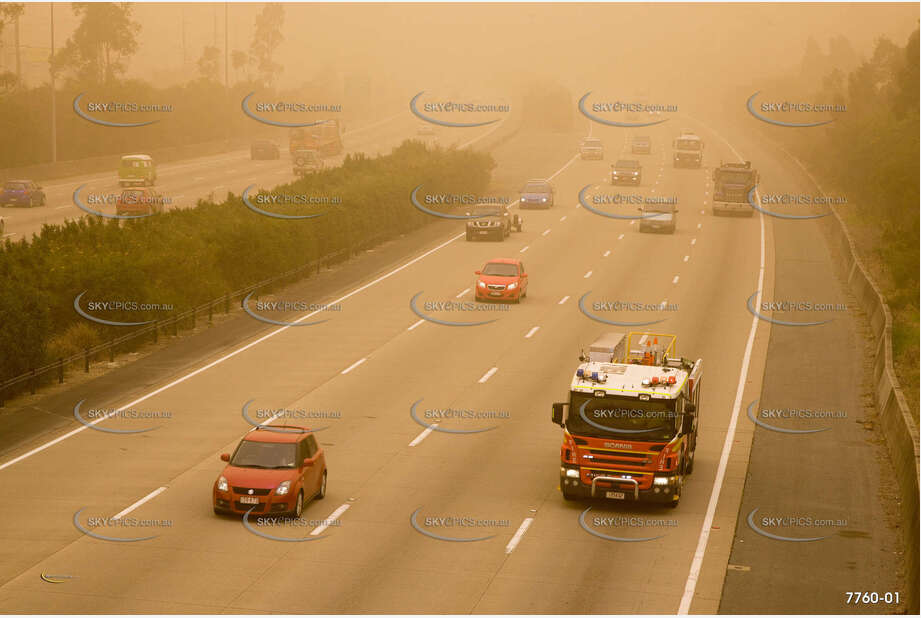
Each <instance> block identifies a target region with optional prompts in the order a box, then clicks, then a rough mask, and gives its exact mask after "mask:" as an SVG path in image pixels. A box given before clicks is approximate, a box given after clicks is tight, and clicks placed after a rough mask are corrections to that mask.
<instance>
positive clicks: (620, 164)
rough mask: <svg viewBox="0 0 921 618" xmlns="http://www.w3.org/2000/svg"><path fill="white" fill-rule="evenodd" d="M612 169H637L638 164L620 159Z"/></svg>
mask: <svg viewBox="0 0 921 618" xmlns="http://www.w3.org/2000/svg"><path fill="white" fill-rule="evenodd" d="M614 167H616V168H627V169H636V168H637V167H639V163H637V162H636V161H633V160H630V159H621V160H620V161H618V162H617V163H615V164H614Z"/></svg>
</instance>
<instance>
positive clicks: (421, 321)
mask: <svg viewBox="0 0 921 618" xmlns="http://www.w3.org/2000/svg"><path fill="white" fill-rule="evenodd" d="M423 322H425V320H419V321H418V322H416V323H415V324H413V325H412V326H410V327H409V328H407V329H406V330H413V329H414V328H416V327H417V326H419V325H420V324H422V323H423Z"/></svg>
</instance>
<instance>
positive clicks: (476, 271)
mask: <svg viewBox="0 0 921 618" xmlns="http://www.w3.org/2000/svg"><path fill="white" fill-rule="evenodd" d="M473 274H474V275H482V274H483V271H482V270H475V271H473Z"/></svg>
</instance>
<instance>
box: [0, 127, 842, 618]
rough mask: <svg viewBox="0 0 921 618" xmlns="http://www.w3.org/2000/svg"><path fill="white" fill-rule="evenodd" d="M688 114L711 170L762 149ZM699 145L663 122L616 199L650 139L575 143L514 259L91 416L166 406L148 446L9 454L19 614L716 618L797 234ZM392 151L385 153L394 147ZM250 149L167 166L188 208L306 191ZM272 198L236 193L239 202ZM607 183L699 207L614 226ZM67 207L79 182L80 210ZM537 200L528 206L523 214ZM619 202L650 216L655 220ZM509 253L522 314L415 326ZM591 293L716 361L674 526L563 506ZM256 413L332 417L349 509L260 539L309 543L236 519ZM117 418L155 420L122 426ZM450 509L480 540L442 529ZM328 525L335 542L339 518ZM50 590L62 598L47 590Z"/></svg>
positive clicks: (389, 291)
mask: <svg viewBox="0 0 921 618" xmlns="http://www.w3.org/2000/svg"><path fill="white" fill-rule="evenodd" d="M681 122H682V125H681V126H692V127H694V128H695V129H696V130H697V131H698V133H699V134H700V135H701V136H702V137H703V138H704V140H705V141H706V142H707V150H706V153H705V158H706V161H705V165H708V164H711V163H712V162H714V161H716V160H718V159H723V160H738V159H740V158H752V159H754V158H755V155H754V154H752V153H749V152H739V151H738V150H735V148H738V146H735V145H734V144H731V143H729V142H727V141H725V140H724V139H723V138H722V137H721V136H720V135H716V134H714V133H713V132H712V131H711V130H710V129H709V127H708V126H706V125H703V124H700V123H696V122H695V121H694V120H693V119H682V120H681ZM676 129H677V126H676V123H675V122H670V123H666V124H665V125H659V126H656V127H651V128H649V129H643V130H642V132H643V133H646V134H649V135H651V136H652V138H653V152H652V154H650V155H637V156H636V157H632V156H629V155H627V156H628V158H637V159H639V160H641V162H642V165H643V183H642V185H641V186H640V187H636V188H634V187H626V186H625V187H611V186H610V185H608V184H606V183H607V179H608V172H609V165H610V163H611V162H613V160H614V159H615V158H616V157H618V156H619V152H620V151H621V150H622V149H624V148H625V147H626V145H627V139H628V138H629V136H630V135H631V132H629V131H625V130H623V129H614V128H597V127H596V128H595V130H594V134H595V135H597V136H599V137H601V138H602V139H603V140H604V141H605V144H606V146H607V149H608V153H607V157H606V160H604V161H583V160H580V159H578V158H577V157H576V156H575V140H573V142H572V143H573V147H572V149H569V150H567V149H562V150H560V151H559V152H553V153H551V154H550V156H548V157H547V158H548V160H549V161H551V162H550V163H548V164H547V165H546V168H545V169H535V170H533V171H532V173H530V174H529V177H540V176H544V177H551V178H552V182H553V183H554V184H555V186H556V190H557V204H556V206H555V207H554V208H552V209H550V210H546V211H540V210H533V211H532V210H528V211H522V214H523V216H524V218H525V226H524V230H523V231H522V232H521V233H515V234H513V235H512V236H511V237H510V238H509V239H508V240H506V241H504V242H503V243H502V244H499V243H494V242H482V243H467V242H465V241H464V239H463V234H462V229H461V228H460V227H459V228H458V230H457V234H456V235H453V236H450V237H448V238H446V239H444V240H443V241H442V242H438V243H431V244H425V245H423V246H419V247H418V248H417V250H416V252H415V253H414V255H413V256H411V257H410V258H408V259H406V260H404V261H402V262H400V263H398V264H395V265H394V266H393V267H392V268H389V269H387V270H386V271H384V272H382V273H379V274H377V275H376V276H374V277H372V278H369V279H367V280H363V281H361V282H359V283H355V284H348V285H345V284H344V285H343V288H342V289H341V291H340V292H339V293H337V294H335V295H332V296H331V297H329V298H316V299H303V300H306V301H307V302H331V303H332V302H334V303H339V304H341V310H340V311H335V312H322V313H323V315H321V316H319V317H322V318H328V319H327V321H325V322H323V323H322V324H318V325H315V326H306V327H285V328H279V329H275V330H270V331H267V332H266V333H265V334H263V335H261V336H260V337H258V338H254V339H251V340H248V341H241V342H239V345H238V346H236V347H234V348H233V349H232V350H231V351H229V352H225V353H222V354H219V355H215V356H212V357H208V358H203V359H202V360H201V361H200V363H199V364H198V365H197V367H195V368H194V369H193V370H191V371H186V372H184V373H182V374H181V375H179V376H177V377H175V378H173V379H170V380H168V381H164V382H162V383H158V384H156V385H154V386H152V387H151V388H149V389H148V390H147V391H146V392H145V394H144V395H142V396H141V397H139V398H137V397H135V398H132V399H131V400H125V399H122V400H116V401H105V402H86V405H87V406H99V407H103V406H104V407H119V408H128V409H136V410H145V411H158V412H168V413H169V414H170V416H169V417H168V418H162V419H158V420H157V421H156V422H155V424H156V425H158V428H157V429H156V430H153V431H148V432H145V433H138V434H133V435H125V434H111V433H105V432H101V431H96V430H94V429H86V428H82V429H81V428H80V426H77V425H75V428H76V429H75V431H74V432H72V433H67V434H61V435H60V436H59V437H58V438H57V441H55V442H53V443H51V442H47V441H46V442H44V443H42V444H41V445H39V446H38V450H35V448H34V446H35V445H32V448H31V449H30V448H23V449H20V450H19V451H18V452H12V453H10V454H8V455H7V456H6V457H5V458H4V460H3V461H2V462H0V486H2V487H3V488H4V493H6V495H7V496H8V497H9V498H12V499H8V500H5V501H3V503H2V504H0V514H2V517H3V520H4V522H5V525H4V526H3V528H2V530H0V539H2V543H0V583H2V586H0V609H2V610H3V611H5V612H11V613H14V612H39V613H54V612H70V613H128V612H131V613H137V612H145V613H170V612H177V613H221V612H237V613H240V612H242V613H261V612H293V613H364V612H381V613H386V612H396V613H425V612H431V613H604V614H611V613H663V614H667V613H675V612H676V611H679V610H680V611H691V612H707V613H714V612H716V611H717V610H718V609H719V603H720V597H721V594H722V590H723V582H724V578H725V573H726V568H727V564H728V562H729V555H730V551H731V549H732V545H733V540H734V536H735V530H736V524H737V517H738V516H739V505H740V501H741V499H742V491H743V487H744V483H745V473H746V468H747V465H748V459H749V450H750V446H751V440H752V435H753V427H754V426H753V424H752V423H750V422H749V421H748V420H747V419H745V418H744V415H745V410H744V405H745V404H747V403H748V402H750V401H752V400H754V399H757V398H758V397H759V394H760V392H761V386H762V385H761V381H762V375H763V373H764V367H765V360H766V353H767V348H768V338H769V334H770V325H769V324H768V323H767V322H764V321H760V320H758V319H757V318H755V317H754V316H753V315H752V314H751V313H750V312H749V311H748V310H747V309H746V304H745V301H746V299H747V298H749V296H750V295H751V294H752V293H753V292H755V291H757V290H759V289H760V290H761V293H762V295H763V296H765V297H767V298H770V297H771V296H772V294H773V287H774V276H775V272H774V246H775V245H774V236H773V235H774V233H775V228H774V227H773V226H772V225H771V224H770V222H769V221H766V220H765V218H763V217H761V216H755V217H752V218H734V217H732V218H730V217H726V218H723V217H719V218H717V217H714V216H712V215H711V214H710V210H709V207H710V203H709V202H710V195H711V190H712V189H711V188H712V184H711V181H710V179H709V172H708V170H707V169H706V168H702V169H674V168H672V166H671V161H670V156H671V147H670V142H671V139H672V138H673V137H674V132H675V130H676ZM382 131H383V128H382ZM405 132H406V131H405V130H404V134H405ZM368 135H369V137H370V132H369V134H368ZM379 139H380V140H381V142H380V143H381V144H382V146H381V147H383V144H384V143H385V142H386V140H387V139H394V138H393V136H389V135H385V136H382V137H381V138H379ZM757 154H758V155H760V156H763V154H762V153H757ZM233 156H235V157H236V159H232V158H230V159H228V160H223V159H220V158H215V160H213V161H211V162H210V163H208V164H206V165H204V166H203V169H207V170H208V171H207V172H205V171H202V172H200V173H199V172H196V171H193V170H191V169H186V168H181V169H177V170H176V171H175V174H172V173H171V172H169V171H168V170H167V169H166V168H167V166H164V170H163V179H164V180H163V182H164V186H167V184H168V183H169V186H170V188H171V190H174V191H177V192H183V193H185V194H187V195H188V194H191V193H192V192H193V189H194V190H198V191H202V190H207V189H209V188H213V187H214V185H215V184H217V183H221V182H223V183H224V184H228V183H229V182H230V181H229V180H228V178H231V177H234V176H239V175H240V170H241V169H242V167H241V166H243V165H244V164H245V165H246V166H250V165H259V166H260V167H259V169H260V172H259V173H261V174H264V175H265V176H263V177H264V178H271V177H272V176H271V175H272V174H276V175H277V176H279V177H281V176H282V174H283V173H284V174H290V171H289V170H288V169H287V162H286V161H285V160H284V159H283V160H282V161H281V162H262V163H258V162H257V163H251V162H249V161H244V160H243V159H244V157H243V155H233ZM228 165H230V166H232V167H233V168H234V169H235V172H230V171H229V170H227V169H225V168H226V167H227V166H228ZM196 176H203V179H201V180H195V177H196ZM254 177H256V176H254ZM250 182H255V181H251V180H249V179H247V180H238V181H236V184H235V185H234V187H233V190H235V191H239V189H240V188H242V186H241V187H240V188H237V185H245V184H248V183H250ZM193 183H194V184H193ZM586 186H589V190H588V192H589V194H592V193H593V192H598V193H605V194H615V193H617V194H623V195H629V194H634V193H636V194H639V195H642V196H676V197H677V198H678V209H679V214H678V227H677V231H676V232H675V234H673V235H670V234H641V233H639V232H638V230H637V223H636V221H635V220H632V221H631V220H624V219H613V218H607V217H604V216H601V215H598V214H595V213H593V212H590V211H588V210H587V209H586V208H584V207H582V206H580V204H579V201H578V195H579V192H580V190H582V189H583V188H584V187H586ZM230 188H231V187H228V189H230ZM68 190H69V189H68V188H67V187H66V186H65V184H64V183H62V186H61V188H60V192H61V195H62V196H63V195H64V194H65V193H66V191H68ZM57 199H59V200H60V199H66V198H61V197H58V198H57ZM51 203H52V207H53V205H54V204H56V203H57V202H55V201H54V200H52V201H51ZM513 209H514V210H515V211H516V212H518V208H517V205H515V206H513ZM607 211H608V212H615V213H618V214H634V213H635V206H630V207H626V206H611V207H608V208H607ZM14 229H16V228H14ZM20 229H21V231H27V230H28V228H27V227H24V228H20ZM8 231H9V229H8ZM500 256H502V257H515V258H520V259H522V260H523V261H524V263H525V266H526V269H527V271H528V273H529V275H530V288H529V291H528V297H527V298H526V299H524V300H523V302H522V303H521V304H519V305H513V306H510V307H509V308H508V310H507V311H498V310H497V311H490V312H486V311H476V312H471V311H467V312H464V311H457V312H453V313H451V312H440V313H432V316H433V317H437V318H439V319H445V320H452V321H476V320H480V319H492V318H496V321H494V322H492V323H489V324H485V325H480V326H470V327H451V326H442V325H438V324H435V323H432V322H427V321H424V320H420V319H419V318H418V317H417V316H416V315H414V314H413V313H412V312H411V310H410V308H409V302H410V299H411V298H412V297H413V296H414V295H415V294H417V293H418V292H423V296H422V297H421V298H422V299H423V300H433V301H452V300H460V301H472V300H473V297H472V288H473V285H474V281H475V277H474V274H473V271H474V270H476V269H478V268H480V267H481V266H482V265H483V263H484V262H485V261H486V260H488V259H491V258H493V257H500ZM588 292H590V295H589V296H588V298H587V299H586V304H587V306H589V307H590V306H591V303H592V302H593V301H595V300H598V301H618V300H619V301H627V302H634V303H645V304H650V305H659V304H660V303H663V302H664V303H665V305H666V307H669V306H672V307H675V308H676V310H671V311H649V312H620V313H617V314H613V313H611V314H602V317H605V318H608V319H613V320H622V321H643V320H652V319H665V321H664V322H662V323H660V324H657V325H656V326H655V327H653V328H656V329H658V330H659V331H660V332H667V333H675V334H677V336H678V350H679V352H680V353H681V354H682V355H683V356H686V357H693V358H703V359H704V378H703V380H702V398H701V405H700V437H699V440H698V446H697V454H696V463H695V470H694V473H693V475H691V477H690V478H689V480H688V482H687V483H686V484H685V487H684V493H683V497H682V500H681V503H680V505H679V506H678V507H677V508H676V509H668V508H661V507H656V506H648V505H624V504H620V503H603V502H593V503H578V502H575V503H574V502H565V501H564V500H563V499H562V497H561V495H560V493H559V490H558V471H559V460H558V457H559V446H560V441H561V431H560V429H559V428H558V427H556V426H555V425H553V424H551V422H550V404H551V403H553V402H555V401H563V400H564V398H565V397H566V393H567V388H568V385H569V383H570V381H571V378H572V372H573V370H574V368H575V366H576V365H577V363H578V355H579V352H580V349H581V348H582V347H583V346H586V345H587V344H588V343H590V342H591V341H592V340H593V339H594V338H595V337H597V336H598V335H599V334H600V333H603V332H607V331H610V330H617V329H616V328H615V327H611V326H607V325H604V324H601V323H599V322H596V321H593V320H592V319H590V318H588V317H586V316H585V315H583V314H582V313H581V312H580V311H579V308H578V300H579V298H580V297H582V296H583V295H584V294H586V293H588ZM484 316H485V317H484ZM818 317H821V315H819V316H818ZM309 319H310V318H308V320H309ZM832 379H834V378H832ZM250 400H253V402H254V403H253V406H255V407H259V408H266V409H279V408H286V409H301V410H307V411H318V412H323V413H324V414H326V417H325V418H322V419H321V420H318V421H317V425H319V426H326V428H324V429H323V430H322V431H320V432H318V434H317V435H318V439H319V440H320V443H321V446H322V447H323V448H324V449H325V452H326V458H327V464H328V469H329V487H328V493H327V496H326V498H325V499H324V500H322V501H314V502H312V503H310V504H308V505H307V506H306V507H305V510H304V515H303V517H302V520H301V521H302V522H306V523H304V524H303V525H288V526H286V527H283V526H275V527H273V526H261V527H258V529H259V530H261V531H263V532H266V533H268V534H273V535H275V536H284V537H288V538H292V539H310V540H309V541H302V542H281V541H274V540H269V539H266V538H263V537H260V536H257V535H255V534H253V533H252V532H250V531H248V530H247V529H246V528H245V527H244V525H243V524H242V522H241V520H240V519H239V518H233V517H217V516H215V515H214V514H213V513H212V509H211V487H212V484H213V482H214V480H215V478H216V476H217V475H218V474H219V472H220V470H221V469H222V466H223V463H222V462H221V461H220V460H219V455H220V453H223V452H228V451H231V450H232V449H233V448H234V446H235V445H236V443H237V441H238V440H239V438H240V437H241V436H242V435H243V434H244V433H245V432H246V431H247V430H249V429H250V426H249V425H248V424H247V423H246V422H245V421H244V420H243V419H242V417H241V408H242V406H243V405H244V404H245V403H246V402H247V401H250ZM419 400H421V402H420V403H419V407H418V409H419V410H420V411H424V410H426V409H436V410H437V409H447V408H451V409H466V410H474V411H480V412H484V411H485V412H492V413H495V414H493V417H492V418H489V419H446V420H443V421H442V422H441V423H439V425H438V426H437V428H435V429H434V430H432V429H426V428H424V427H422V426H420V425H419V424H418V423H417V422H415V421H414V420H413V418H412V417H411V416H410V408H411V406H412V405H413V403H414V402H417V401H419ZM101 426H105V427H108V428H120V429H136V428H143V427H149V426H150V424H149V423H148V422H147V421H145V420H138V419H112V420H107V421H105V422H104V423H102V424H100V427H101ZM487 428H489V430H488V431H482V432H479V433H471V434H455V433H447V432H444V431H440V430H439V429H464V430H473V429H487ZM588 507H590V508H591V510H590V511H589V513H588V514H587V515H586V522H587V525H588V527H589V528H591V529H592V530H594V531H596V532H600V533H602V534H607V535H614V536H619V537H625V538H632V539H636V540H635V541H633V542H616V541H609V540H605V539H602V538H599V537H597V536H594V535H593V534H591V533H590V532H589V531H587V530H586V529H584V528H583V527H581V526H580V524H579V517H580V514H581V513H582V512H583V511H585V509H586V508H588ZM81 509H83V511H82V512H81V514H80V515H79V518H78V519H79V521H80V523H81V524H82V525H83V526H84V527H87V528H88V527H89V526H90V525H91V523H90V518H93V517H111V516H114V515H116V514H118V515H119V516H120V519H121V520H122V521H127V520H129V519H131V518H136V520H132V521H136V522H141V523H144V524H157V525H144V526H124V525H123V526H109V527H103V528H95V530H96V531H97V532H99V533H101V534H107V535H109V536H117V537H120V538H123V539H137V538H142V537H148V536H153V537H154V538H151V539H149V540H137V541H126V542H114V541H103V540H97V539H94V538H91V537H90V536H87V535H85V534H83V533H81V532H80V531H79V530H78V529H77V528H76V527H75V525H74V517H75V513H77V512H78V511H80V510H81ZM417 510H418V518H417V521H418V522H420V525H421V526H422V527H423V529H424V530H426V531H428V532H432V533H435V534H440V535H443V536H451V537H455V538H462V539H471V538H478V537H487V538H485V539H484V540H478V541H467V542H449V541H443V540H437V539H434V538H431V537H430V536H427V535H424V534H422V533H420V532H419V531H418V530H416V529H415V528H414V527H413V525H412V524H411V522H410V517H411V515H412V514H413V513H414V512H416V511H417ZM596 517H599V518H602V519H595V518H596ZM426 518H452V521H454V522H464V523H463V524H460V523H455V525H452V526H440V527H439V526H438V525H437V523H436V520H433V519H429V520H426ZM604 518H608V519H604ZM611 518H615V519H611ZM329 520H333V521H332V525H328V526H327V525H324V524H323V523H321V522H324V521H329ZM427 521H428V522H429V523H428V524H427V523H426V522H427ZM612 522H613V523H612ZM167 523H168V525H167ZM308 524H309V525H308ZM650 537H653V538H652V539H651V540H640V539H645V538H650ZM832 551H834V550H832ZM42 574H45V576H46V577H47V578H51V579H56V580H59V581H60V582H61V583H59V584H49V583H48V582H47V581H43V580H42V578H41V575H42ZM54 576H57V577H54Z"/></svg>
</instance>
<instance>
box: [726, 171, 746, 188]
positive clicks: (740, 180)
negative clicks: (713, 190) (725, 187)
mask: <svg viewBox="0 0 921 618" xmlns="http://www.w3.org/2000/svg"><path fill="white" fill-rule="evenodd" d="M720 181H722V182H725V183H728V184H731V185H746V184H748V183H750V182H751V172H720Z"/></svg>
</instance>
